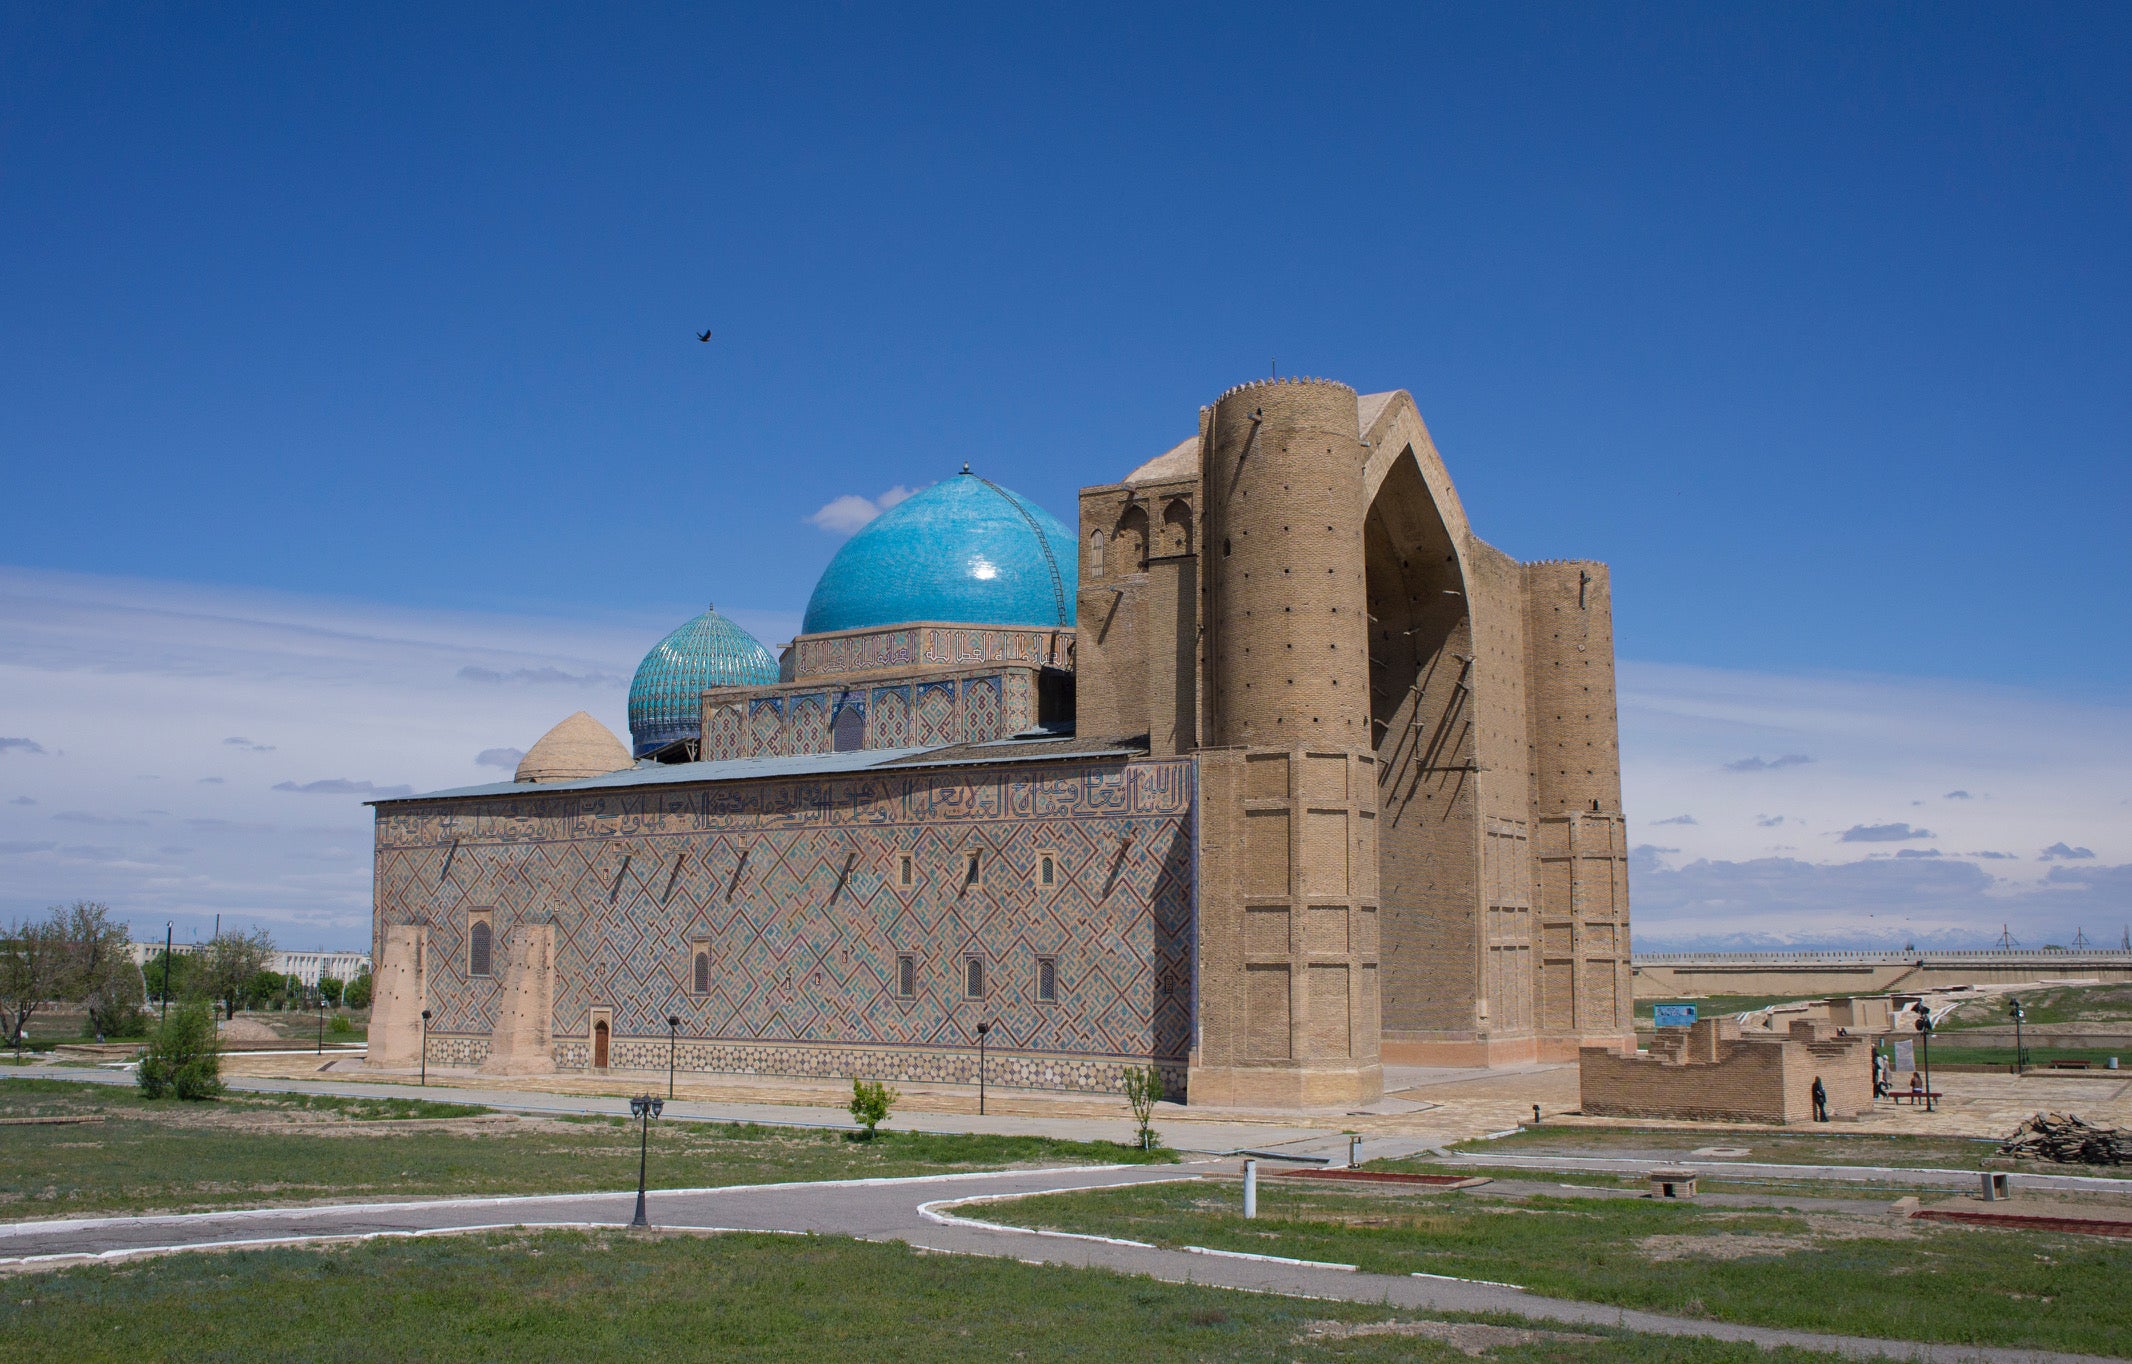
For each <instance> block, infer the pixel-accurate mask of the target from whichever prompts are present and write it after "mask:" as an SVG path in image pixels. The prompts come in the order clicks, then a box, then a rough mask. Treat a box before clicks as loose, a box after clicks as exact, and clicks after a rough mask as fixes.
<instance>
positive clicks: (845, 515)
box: [806, 483, 918, 535]
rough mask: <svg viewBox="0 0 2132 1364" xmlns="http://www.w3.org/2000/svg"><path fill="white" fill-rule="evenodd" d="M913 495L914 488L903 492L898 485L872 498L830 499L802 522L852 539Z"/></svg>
mask: <svg viewBox="0 0 2132 1364" xmlns="http://www.w3.org/2000/svg"><path fill="white" fill-rule="evenodd" d="M917 491H918V490H917V489H916V488H906V487H904V486H903V485H902V484H900V483H899V484H897V485H896V486H895V487H893V488H890V489H889V490H888V491H887V492H885V493H881V494H879V495H878V496H875V497H861V496H860V495H859V494H857V493H845V494H844V495H843V496H842V497H833V498H831V499H830V500H829V501H827V502H825V503H823V504H822V505H821V506H820V507H818V508H816V509H815V510H814V511H813V512H812V513H810V514H809V515H808V516H807V518H806V520H807V523H808V524H809V525H811V526H815V527H817V528H819V529H821V530H826V531H828V532H829V533H830V534H831V535H852V534H855V533H857V532H858V531H860V530H863V529H864V528H865V527H866V526H867V525H868V524H869V523H870V522H872V520H873V519H874V518H875V517H877V516H879V515H880V514H881V513H882V512H885V511H887V510H888V509H889V508H890V507H893V506H895V505H896V504H897V503H898V502H901V501H903V500H905V499H906V498H908V497H909V496H910V495H911V494H912V493H915V492H917Z"/></svg>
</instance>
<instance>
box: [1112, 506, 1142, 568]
mask: <svg viewBox="0 0 2132 1364" xmlns="http://www.w3.org/2000/svg"><path fill="white" fill-rule="evenodd" d="M1116 539H1117V542H1118V567H1119V568H1120V569H1122V570H1123V571H1125V572H1127V573H1138V572H1139V571H1140V570H1141V569H1143V568H1146V567H1147V511H1146V509H1144V508H1141V507H1127V508H1126V509H1125V515H1123V516H1121V517H1119V518H1118V534H1117V536H1116Z"/></svg>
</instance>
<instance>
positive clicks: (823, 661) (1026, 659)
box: [792, 625, 1074, 681]
mask: <svg viewBox="0 0 2132 1364" xmlns="http://www.w3.org/2000/svg"><path fill="white" fill-rule="evenodd" d="M792 655H793V659H792V662H793V674H792V675H793V677H794V679H795V680H798V681H805V680H807V679H809V678H814V677H825V676H840V675H848V674H851V673H861V672H875V671H879V670H881V669H885V668H912V667H917V668H970V667H981V666H983V665H984V664H987V663H1016V664H1021V665H1023V666H1025V667H1032V668H1036V667H1041V668H1065V669H1067V670H1069V671H1070V670H1071V669H1072V668H1073V665H1074V632H1073V631H1072V630H1003V629H999V628H997V627H990V628H988V627H984V626H973V625H897V626H893V627H891V628H889V629H886V630H864V631H853V632H852V633H849V634H839V635H802V636H800V637H799V638H798V639H797V640H795V641H793V644H792Z"/></svg>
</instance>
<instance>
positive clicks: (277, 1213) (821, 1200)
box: [0, 1161, 2097, 1364]
mask: <svg viewBox="0 0 2132 1364" xmlns="http://www.w3.org/2000/svg"><path fill="white" fill-rule="evenodd" d="M1235 1168H1236V1167H1235V1164H1234V1163H1233V1162H1226V1161H1225V1162H1219V1163H1209V1164H1205V1165H1200V1166H1196V1167H1184V1168H1182V1169H1180V1168H1179V1167H1177V1166H1154V1167H1150V1166H1108V1167H1088V1166H1082V1167H1075V1168H1069V1169H1048V1170H1008V1171H999V1172H991V1173H978V1174H955V1175H933V1176H920V1177H916V1178H908V1179H862V1180H838V1181H828V1182H822V1183H810V1184H757V1185H735V1186H729V1187H725V1188H715V1189H671V1190H662V1191H659V1192H655V1193H653V1194H652V1195H651V1196H650V1200H649V1202H650V1213H651V1220H652V1221H653V1222H654V1223H655V1224H657V1225H659V1226H661V1227H666V1228H670V1229H674V1230H695V1231H765V1232H789V1233H809V1232H814V1233H821V1234H824V1235H840V1236H854V1237H860V1238H863V1239H867V1240H875V1241H902V1242H905V1243H907V1244H909V1245H911V1246H915V1247H918V1248H920V1249H923V1250H933V1251H942V1252H948V1253H952V1254H963V1255H992V1256H1002V1257H1008V1258H1013V1259H1018V1260H1022V1261H1024V1262H1026V1263H1029V1264H1058V1265H1081V1266H1093V1267H1097V1268H1103V1269H1111V1270H1116V1271H1118V1272H1120V1273H1125V1274H1145V1275H1148V1276H1150V1277H1153V1278H1157V1279H1164V1280H1168V1281H1171V1282H1175V1283H1193V1284H1201V1285H1205V1286H1210V1287H1217V1288H1231V1289H1241V1290H1244V1291H1247V1292H1256V1293H1277V1294H1283V1295H1290V1296H1296V1297H1308V1298H1324V1299H1330V1300H1335V1301H1344V1302H1360V1303H1380V1304H1383V1305H1385V1306H1387V1307H1392V1308H1398V1309H1401V1310H1405V1311H1411V1312H1475V1313H1483V1312H1485V1313H1508V1314H1513V1315H1516V1316H1521V1317H1526V1318H1530V1319H1533V1320H1539V1321H1551V1322H1564V1323H1575V1324H1584V1325H1597V1326H1618V1327H1624V1328H1627V1329H1629V1330H1634V1331H1643V1332H1648V1333H1650V1334H1653V1335H1669V1336H1704V1337H1711V1338H1715V1339H1719V1340H1735V1341H1750V1342H1753V1343H1755V1344H1758V1345H1765V1346H1778V1345H1791V1346H1796V1347H1798V1348H1801V1349H1808V1350H1821V1351H1827V1352H1830V1353H1834V1354H1841V1355H1846V1356H1849V1357H1852V1358H1857V1359H1882V1358H1887V1359H1915V1360H1928V1361H1934V1364H1940V1362H1941V1361H1950V1362H1951V1361H1957V1360H1961V1361H1968V1360H1977V1361H1992V1362H1993V1364H2016V1362H2017V1361H2018V1362H2021V1364H2027V1362H2029V1361H2034V1362H2036V1364H2042V1361H2051V1364H2071V1362H2072V1361H2088V1360H2093V1359H2095V1358H2097V1357H2096V1356H2091V1355H2072V1354H2060V1353H2055V1352H2051V1351H2042V1350H2021V1349H2007V1348H1995V1347H1985V1346H1966V1345H1936V1344H1922V1343H1912V1342H1906V1341H1891V1340H1875V1339H1869V1338H1865V1337H1859V1336H1834V1335H1822V1334H1818V1333H1815V1332H1811V1331H1792V1330H1777V1329H1772V1328H1766V1327H1753V1326H1734V1325H1729V1324H1727V1323H1723V1322H1712V1321H1698V1320H1691V1319H1688V1318H1684V1317H1669V1316H1662V1315H1659V1314H1657V1313H1652V1312H1637V1311H1629V1310H1625V1309H1622V1308H1616V1307H1606V1306H1601V1305H1599V1304H1595V1303H1586V1302H1571V1301H1567V1300H1564V1299H1559V1298H1543V1297H1540V1296H1538V1295H1536V1294H1532V1293H1526V1292H1524V1291H1522V1290H1520V1289H1516V1288H1512V1287H1508V1286H1505V1285H1499V1284H1484V1283H1475V1282H1469V1281H1464V1280H1454V1279H1425V1278H1414V1277H1399V1276H1395V1275H1388V1274H1362V1273H1356V1272H1352V1271H1349V1270H1346V1269H1342V1268H1339V1267H1331V1266H1319V1265H1311V1264H1301V1263H1290V1262H1276V1261H1272V1260H1261V1259H1252V1258H1248V1257H1242V1256H1235V1255H1215V1254H1194V1253H1190V1252H1187V1251H1181V1250H1159V1249H1156V1248H1154V1247H1151V1246H1144V1245H1138V1244H1135V1243H1131V1242H1121V1241H1111V1240H1103V1239H1099V1238H1094V1237H1081V1236H1069V1235H1065V1234H1060V1233H1049V1232H1031V1231H1026V1230H1021V1229H1017V1228H1014V1227H1012V1226H1009V1225H1002V1224H1003V1223H1007V1222H1011V1221H1012V1217H1013V1214H1012V1206H1013V1205H1012V1203H1011V1202H1001V1201H999V1200H1003V1199H1013V1198H1015V1197H1020V1196H1028V1195H1032V1194H1042V1193H1061V1192H1068V1191H1072V1190H1078V1189H1098V1188H1108V1187H1112V1186H1116V1185H1122V1184H1144V1183H1159V1182H1164V1181H1168V1180H1177V1179H1192V1178H1196V1177H1198V1175H1199V1174H1201V1173H1213V1172H1223V1173H1227V1172H1231V1171H1233V1170H1234V1169H1235ZM635 1201H636V1196H635V1194H634V1193H600V1194H567V1195H558V1196H549V1197H512V1198H463V1199H434V1200H426V1201H420V1202H405V1203H363V1204H340V1205H333V1206H320V1207H297V1208H255V1209H241V1210H234V1211H228V1212H210V1213H191V1214H184V1215H173V1216H158V1217H101V1218H71V1219H65V1220H55V1221H45V1222H16V1223H9V1224H0V1270H22V1269H27V1268H36V1267H47V1266H49V1267H55V1268H56V1267H62V1266H65V1265H68V1264H75V1263H83V1262H94V1261H96V1260H105V1261H109V1260H116V1259H122V1258H128V1257H131V1256H137V1255H144V1254H158V1253H165V1252H170V1251H178V1250H211V1249H236V1248H239V1247H261V1246H272V1245H298V1244H305V1243H316V1242H328V1241H334V1240H345V1239H352V1238H362V1237H376V1236H408V1235H434V1234H448V1233H454V1232H466V1231H479V1230H497V1229H505V1228H518V1227H536V1228H537V1227H613V1226H617V1225H620V1224H625V1223H627V1222H628V1221H629V1219H630V1217H631V1215H632V1213H633V1212H634V1210H635Z"/></svg>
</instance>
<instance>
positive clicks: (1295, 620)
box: [1189, 379, 1383, 1106]
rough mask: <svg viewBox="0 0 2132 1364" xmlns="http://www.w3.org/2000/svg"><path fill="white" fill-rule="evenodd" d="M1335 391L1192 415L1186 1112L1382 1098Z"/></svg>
mask: <svg viewBox="0 0 2132 1364" xmlns="http://www.w3.org/2000/svg"><path fill="white" fill-rule="evenodd" d="M1355 414H1356V397H1355V392H1354V390H1353V389H1351V388H1349V387H1347V386H1346V385H1345V384H1338V383H1331V382H1327V381H1322V380H1311V379H1303V380H1275V381H1267V382H1263V383H1253V384H1246V385H1243V386H1242V387H1239V388H1234V389H1231V390H1230V391H1229V392H1227V393H1225V394H1223V395H1222V396H1221V398H1220V399H1219V400H1218V401H1216V403H1215V404H1214V406H1213V407H1212V409H1210V410H1209V412H1208V413H1206V414H1205V415H1204V416H1203V418H1202V431H1203V436H1202V442H1203V446H1204V450H1205V457H1204V465H1203V470H1202V479H1203V485H1202V486H1203V489H1204V499H1205V501H1204V506H1205V513H1204V515H1205V536H1204V539H1203V542H1202V543H1203V546H1204V548H1203V551H1202V553H1201V555H1200V560H1201V564H1202V576H1203V579H1204V596H1203V607H1204V619H1205V622H1206V629H1205V632H1204V634H1203V637H1202V641H1201V659H1202V669H1203V695H1202V698H1201V705H1202V707H1203V718H1202V741H1203V744H1204V747H1203V749H1202V759H1201V764H1200V772H1201V800H1202V814H1201V820H1202V826H1201V838H1202V846H1201V864H1200V874H1201V882H1200V935H1201V936H1200V957H1201V964H1202V998H1201V1001H1200V1029H1199V1038H1198V1042H1199V1045H1198V1048H1197V1049H1196V1051H1195V1054H1194V1064H1193V1068H1192V1071H1191V1077H1190V1081H1189V1084H1190V1087H1191V1093H1192V1097H1193V1099H1194V1100H1195V1101H1198V1102H1212V1103H1280V1104H1301V1105H1311V1106H1316V1105H1334V1104H1356V1103H1367V1102H1369V1101H1371V1100H1373V1099H1375V1098H1377V1097H1378V1095H1379V1094H1380V1093H1381V1092H1382V1088H1383V1077H1382V1069H1381V1067H1380V1065H1379V1063H1378V1036H1377V1029H1378V1013H1379V1009H1378V984H1377V834H1376V815H1377V781H1376V760H1375V757H1374V755H1373V753H1372V745H1371V730H1370V675H1369V640H1368V633H1367V630H1368V605H1369V603H1368V590H1367V583H1366V580H1365V572H1364V559H1363V515H1362V513H1363V509H1364V508H1365V506H1366V505H1367V499H1366V498H1365V496H1364V469H1365V465H1366V462H1367V458H1368V451H1367V450H1366V448H1365V447H1364V446H1363V444H1362V442H1361V440H1360V438H1359V436H1358V434H1357V430H1356V420H1355Z"/></svg>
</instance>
